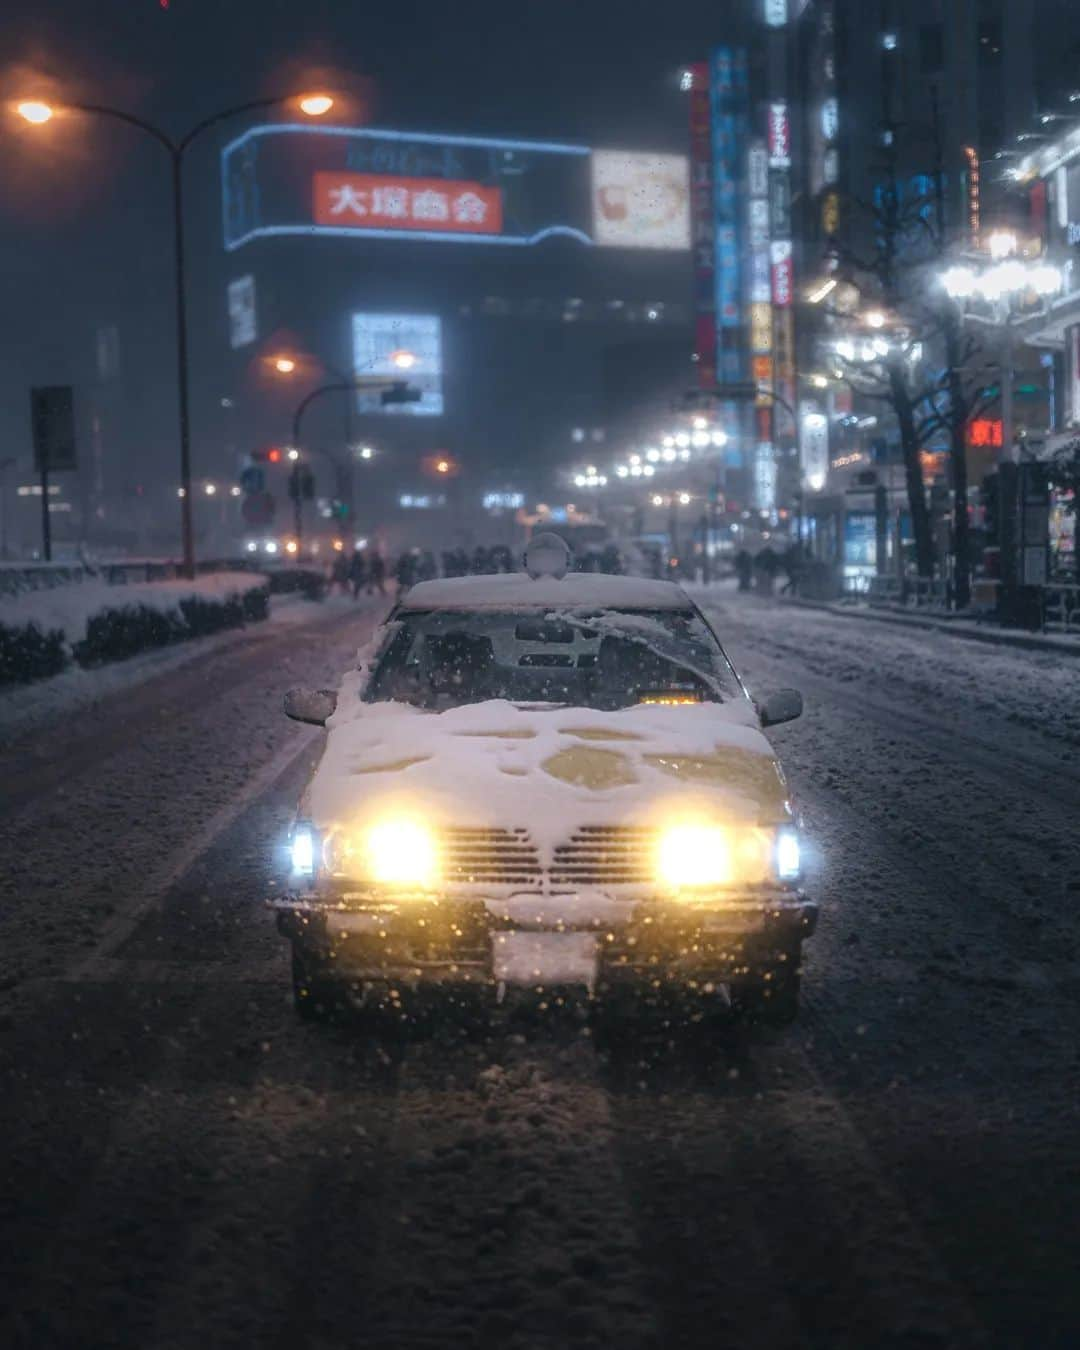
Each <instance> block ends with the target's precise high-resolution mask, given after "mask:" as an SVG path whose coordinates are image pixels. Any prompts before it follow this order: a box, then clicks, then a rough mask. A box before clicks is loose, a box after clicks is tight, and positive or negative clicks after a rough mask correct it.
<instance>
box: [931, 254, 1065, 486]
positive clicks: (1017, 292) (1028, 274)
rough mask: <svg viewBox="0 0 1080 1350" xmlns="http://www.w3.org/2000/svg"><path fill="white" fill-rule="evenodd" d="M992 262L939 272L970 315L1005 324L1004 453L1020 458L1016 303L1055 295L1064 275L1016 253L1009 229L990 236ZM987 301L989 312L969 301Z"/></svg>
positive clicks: (946, 288) (1000, 325) (947, 289)
mask: <svg viewBox="0 0 1080 1350" xmlns="http://www.w3.org/2000/svg"><path fill="white" fill-rule="evenodd" d="M987 244H988V246H989V251H990V257H991V259H992V260H993V261H992V263H991V265H990V266H989V267H983V268H981V269H980V268H979V267H977V266H974V265H967V264H956V265H954V266H952V267H948V268H946V269H945V271H944V272H942V273H941V275H940V277H939V280H940V282H941V285H942V288H943V289H944V291H945V293H946V295H948V296H949V298H950V299H952V300H955V301H957V303H958V304H960V305H961V307H963V308H964V311H965V314H966V316H967V318H969V319H970V320H973V321H974V322H976V323H982V324H987V325H990V326H993V327H996V328H1002V329H1003V330H1004V333H1005V352H1004V355H1003V358H1002V361H1001V379H1000V383H1001V458H1002V459H1003V460H1006V461H1010V460H1015V459H1016V458H1017V456H1016V454H1015V450H1014V441H1015V431H1014V427H1013V421H1014V419H1013V380H1014V379H1015V371H1014V368H1013V366H1014V356H1013V353H1014V331H1013V330H1014V328H1015V319H1016V318H1017V317H1018V315H1019V316H1021V317H1022V313H1023V311H1021V310H1019V309H1018V304H1019V302H1020V301H1021V300H1023V299H1024V297H1025V296H1029V295H1036V296H1038V297H1039V299H1040V300H1042V301H1043V302H1044V303H1045V302H1046V301H1047V300H1048V299H1049V298H1050V297H1051V296H1053V295H1056V294H1057V293H1058V292H1059V291H1060V290H1061V287H1062V282H1063V278H1062V275H1061V272H1060V270H1059V269H1058V268H1056V267H1054V266H1053V265H1052V264H1050V263H1045V262H1029V261H1027V260H1026V259H1024V258H1020V257H1017V256H1016V248H1017V240H1016V236H1015V235H1014V234H1011V233H1010V232H1009V231H1006V230H996V231H995V232H994V233H993V234H991V235H990V237H989V239H988V240H987ZM969 301H975V302H976V303H979V302H981V303H983V304H985V305H986V306H987V307H988V309H989V310H990V316H989V317H988V316H985V315H981V314H978V313H972V312H970V311H969V310H968V309H967V303H968V302H969Z"/></svg>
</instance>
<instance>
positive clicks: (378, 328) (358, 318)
mask: <svg viewBox="0 0 1080 1350" xmlns="http://www.w3.org/2000/svg"><path fill="white" fill-rule="evenodd" d="M352 331H353V370H354V372H355V374H356V378H357V381H358V382H359V383H361V384H368V383H370V384H371V386H372V387H371V389H370V391H369V390H365V389H361V390H360V391H359V392H358V393H357V396H356V407H357V411H358V412H361V413H397V414H399V415H402V414H404V415H411V416H413V417H439V416H441V414H442V413H443V411H444V403H443V388H442V373H443V368H442V320H441V319H440V318H439V316H438V315H437V314H354V315H353V316H352ZM402 352H408V353H409V354H410V356H411V357H412V364H411V365H410V366H409V367H408V369H402V367H401V366H400V365H399V364H397V362H396V361H395V359H394V358H395V356H400V354H401V353H402ZM401 380H407V381H408V383H409V384H410V385H412V386H413V387H414V388H416V389H419V390H420V400H419V402H417V403H394V404H390V405H389V406H387V407H384V406H383V404H382V399H381V395H382V391H383V390H384V389H385V388H386V387H387V384H388V383H390V382H391V381H401Z"/></svg>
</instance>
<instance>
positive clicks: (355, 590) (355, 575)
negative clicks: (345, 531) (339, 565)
mask: <svg viewBox="0 0 1080 1350" xmlns="http://www.w3.org/2000/svg"><path fill="white" fill-rule="evenodd" d="M342 561H344V555H343V557H342ZM335 566H336V564H335ZM348 578H349V582H350V584H351V586H352V597H353V599H354V600H356V599H357V598H358V597H359V595H360V590H361V587H362V586H363V584H364V582H365V581H366V580H367V564H366V563H365V562H364V555H363V554H362V553H361V552H360V550H359V549H358V548H354V549H353V554H352V557H351V558H350V559H349V565H348Z"/></svg>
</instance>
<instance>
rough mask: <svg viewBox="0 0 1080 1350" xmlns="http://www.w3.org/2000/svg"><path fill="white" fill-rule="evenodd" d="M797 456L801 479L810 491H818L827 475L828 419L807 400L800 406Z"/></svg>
mask: <svg viewBox="0 0 1080 1350" xmlns="http://www.w3.org/2000/svg"><path fill="white" fill-rule="evenodd" d="M799 421H800V427H799V458H800V459H801V461H802V473H803V481H804V482H805V484H806V486H807V487H808V488H810V490H811V491H812V492H820V491H821V489H822V488H823V487H824V486H825V482H826V480H827V479H828V476H829V419H828V418H827V417H826V416H825V414H824V413H823V412H822V411H821V410H820V409H819V408H818V406H817V404H816V403H811V402H809V401H807V402H805V403H803V404H802V407H801V408H800V418H799Z"/></svg>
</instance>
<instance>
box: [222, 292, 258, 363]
mask: <svg viewBox="0 0 1080 1350" xmlns="http://www.w3.org/2000/svg"><path fill="white" fill-rule="evenodd" d="M225 296H226V301H227V304H228V307H229V346H230V347H231V348H232V349H233V351H235V350H236V349H237V347H246V346H247V345H248V343H249V342H254V341H255V339H256V337H257V336H258V325H257V324H256V321H255V278H254V277H253V276H246V277H237V278H236V280H235V281H230V282H229V284H228V287H227V288H226V292H225Z"/></svg>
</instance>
